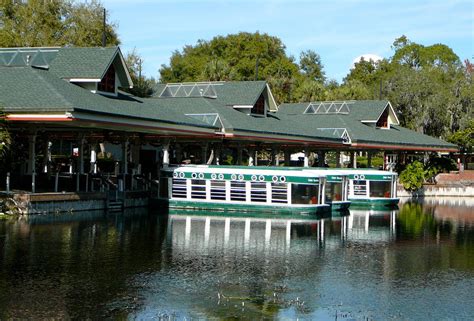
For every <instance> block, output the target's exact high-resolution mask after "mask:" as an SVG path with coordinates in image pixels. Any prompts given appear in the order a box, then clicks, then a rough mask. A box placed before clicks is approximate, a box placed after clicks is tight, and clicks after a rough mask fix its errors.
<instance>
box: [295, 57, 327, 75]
mask: <svg viewBox="0 0 474 321" xmlns="http://www.w3.org/2000/svg"><path fill="white" fill-rule="evenodd" d="M299 66H300V69H301V71H302V72H303V75H305V76H306V77H307V78H309V80H313V81H319V82H324V81H325V80H326V77H325V73H324V70H323V64H322V62H321V57H320V56H319V54H317V53H316V52H315V51H313V50H306V51H303V52H301V54H300V63H299Z"/></svg>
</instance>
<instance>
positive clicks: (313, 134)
mask: <svg viewBox="0 0 474 321" xmlns="http://www.w3.org/2000/svg"><path fill="white" fill-rule="evenodd" d="M114 59H115V60H114ZM117 59H122V57H121V53H120V49H119V48H117V47H109V48H13V49H11V48H4V49H1V48H0V106H2V107H3V109H4V110H5V111H6V112H10V113H48V112H84V113H90V114H103V115H108V116H119V117H127V118H130V119H132V118H134V119H141V120H149V121H160V122H167V123H173V124H183V125H187V126H196V127H205V128H209V129H211V130H217V129H219V128H220V127H221V123H222V125H223V126H224V128H225V131H226V133H234V134H236V133H237V134H239V135H241V136H242V135H248V136H254V134H259V135H263V136H265V135H276V136H277V137H280V138H281V139H282V140H283V141H284V139H286V138H288V137H296V139H299V140H301V141H302V142H305V141H306V140H321V141H325V142H331V143H340V144H341V146H342V139H341V133H342V132H344V131H341V130H329V129H345V132H347V134H348V135H349V136H350V139H351V143H352V144H358V145H364V144H366V145H368V146H374V147H377V148H390V146H395V145H396V146H406V147H407V148H415V149H416V148H420V149H424V148H425V149H426V148H440V149H456V146H455V145H453V144H449V143H446V142H444V141H442V140H439V139H436V138H433V137H430V136H427V135H423V134H420V133H417V132H414V131H411V130H408V129H406V128H403V127H400V126H393V125H392V126H391V128H390V129H380V128H376V127H375V126H373V124H364V123H363V122H362V121H366V120H367V121H372V122H373V121H376V120H377V119H378V118H379V116H380V115H381V114H382V112H383V111H384V109H385V108H387V106H389V102H388V101H386V100H380V101H349V102H347V106H348V108H344V110H342V111H341V112H339V111H337V112H333V110H332V109H331V110H329V111H330V112H329V113H326V114H325V113H317V114H314V113H313V114H305V113H304V112H305V110H306V109H307V108H308V105H309V103H299V104H283V105H281V106H280V107H279V110H278V112H268V111H267V116H266V117H262V116H259V115H248V114H247V113H246V112H243V110H242V109H239V108H234V106H239V107H243V106H253V105H254V104H255V103H256V102H257V100H258V99H259V97H260V96H261V95H264V96H267V97H268V96H269V92H268V89H267V88H268V87H267V84H266V82H264V81H248V82H218V83H211V84H212V88H211V89H209V90H208V89H206V93H212V95H208V94H206V95H202V96H201V94H200V93H201V91H200V89H202V88H203V87H198V88H197V90H196V88H193V91H186V90H183V91H182V92H180V94H179V95H177V96H176V97H174V96H170V94H168V96H167V97H160V94H161V92H162V91H163V89H164V88H165V85H163V84H160V85H157V88H156V89H157V91H156V95H155V97H154V98H149V99H140V98H137V97H133V96H131V95H128V94H123V93H120V94H119V95H118V96H117V97H110V96H103V95H100V94H94V93H92V92H90V91H89V90H86V89H84V88H81V87H79V86H77V85H75V84H73V83H69V82H68V81H65V80H63V79H62V78H67V79H70V78H86V79H100V78H101V77H102V76H103V73H105V72H106V70H107V68H108V67H109V66H110V64H112V63H116V60H117ZM120 65H122V66H124V65H123V63H121V64H120ZM124 67H125V66H124ZM121 81H122V80H121ZM187 86H189V87H187V89H189V88H192V85H189V84H188V85H187ZM175 88H176V87H175ZM206 88H207V87H206ZM183 93H184V94H183ZM186 93H190V95H189V96H186V95H187V94H186ZM317 103H318V102H316V104H317ZM319 103H321V102H319ZM324 104H326V103H324ZM244 109H245V108H244ZM325 110H326V111H327V109H325ZM247 111H248V109H247ZM206 115H207V116H206ZM209 115H211V116H212V117H211V116H209ZM217 120H219V121H217ZM324 129H328V130H324Z"/></svg>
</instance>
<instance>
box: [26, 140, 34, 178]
mask: <svg viewBox="0 0 474 321" xmlns="http://www.w3.org/2000/svg"><path fill="white" fill-rule="evenodd" d="M35 147H36V133H35V134H33V135H29V136H28V168H27V171H26V173H27V174H29V175H31V174H33V173H34V172H36V148H35Z"/></svg>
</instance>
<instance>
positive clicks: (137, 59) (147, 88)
mask: <svg viewBox="0 0 474 321" xmlns="http://www.w3.org/2000/svg"><path fill="white" fill-rule="evenodd" d="M125 63H126V64H127V66H128V71H129V73H130V77H131V78H132V82H133V88H124V90H125V91H127V92H129V93H131V94H132V95H135V96H138V97H150V96H152V95H153V93H154V87H155V85H156V82H155V79H154V78H147V77H145V76H143V75H142V64H143V59H142V58H141V56H140V55H139V54H138V53H137V51H136V50H135V49H133V50H132V51H131V52H129V53H127V55H126V57H125Z"/></svg>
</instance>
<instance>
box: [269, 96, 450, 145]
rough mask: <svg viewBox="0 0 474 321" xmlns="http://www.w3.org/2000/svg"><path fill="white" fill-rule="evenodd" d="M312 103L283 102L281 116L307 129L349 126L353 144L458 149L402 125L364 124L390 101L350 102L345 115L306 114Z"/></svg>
mask: <svg viewBox="0 0 474 321" xmlns="http://www.w3.org/2000/svg"><path fill="white" fill-rule="evenodd" d="M308 104H309V103H298V104H283V105H281V106H280V107H279V109H278V112H277V113H276V115H277V116H279V117H281V118H287V119H293V120H294V121H296V122H297V123H299V124H300V126H302V127H307V128H345V129H346V130H347V132H348V134H349V136H350V138H351V142H352V144H354V143H357V144H371V145H377V146H387V148H389V147H390V146H391V145H397V146H406V147H410V148H420V149H423V148H441V149H456V148H457V146H456V145H454V144H450V143H447V142H445V141H443V140H440V139H437V138H434V137H431V136H428V135H424V134H421V133H418V132H415V131H413V130H409V129H407V128H403V127H401V126H398V125H391V127H390V129H385V128H376V127H375V126H373V125H370V124H364V123H363V122H362V120H370V121H376V120H377V119H378V117H379V116H380V115H381V114H382V112H383V110H384V109H385V108H386V107H387V105H388V104H389V103H388V101H386V100H375V101H370V100H361V101H355V102H352V103H351V104H349V108H350V112H349V113H347V114H345V113H341V114H304V111H305V110H306V108H307V107H308Z"/></svg>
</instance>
